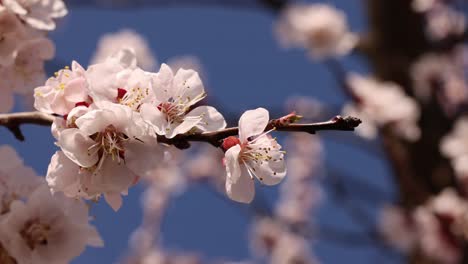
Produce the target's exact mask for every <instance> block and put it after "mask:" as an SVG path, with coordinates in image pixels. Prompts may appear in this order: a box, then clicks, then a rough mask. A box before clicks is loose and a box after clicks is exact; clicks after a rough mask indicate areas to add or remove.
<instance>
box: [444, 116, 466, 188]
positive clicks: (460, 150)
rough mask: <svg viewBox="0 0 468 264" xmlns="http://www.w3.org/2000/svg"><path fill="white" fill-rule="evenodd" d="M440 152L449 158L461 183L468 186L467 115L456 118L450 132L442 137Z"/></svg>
mask: <svg viewBox="0 0 468 264" xmlns="http://www.w3.org/2000/svg"><path fill="white" fill-rule="evenodd" d="M440 150H441V152H442V153H443V154H444V155H445V156H446V157H448V158H450V160H451V162H452V165H453V168H454V170H455V173H456V174H457V176H458V179H459V180H460V181H461V183H462V185H463V186H464V187H465V188H467V187H468V117H462V118H460V119H458V120H457V121H456V123H455V125H454V128H453V130H452V132H450V133H449V134H448V135H446V136H445V137H444V138H442V141H441V143H440Z"/></svg>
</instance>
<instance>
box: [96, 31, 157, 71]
mask: <svg viewBox="0 0 468 264" xmlns="http://www.w3.org/2000/svg"><path fill="white" fill-rule="evenodd" d="M123 48H130V49H132V50H133V51H134V52H135V55H136V59H137V61H138V66H139V67H141V68H142V69H145V70H152V69H154V68H156V65H157V62H156V58H155V56H154V54H153V53H152V51H151V48H150V47H149V44H148V41H147V40H146V39H145V38H144V37H143V36H141V35H140V34H138V33H137V32H135V31H133V30H131V29H122V30H120V31H119V32H115V33H108V34H105V35H103V36H102V37H101V38H100V39H99V42H98V45H97V49H96V52H95V54H94V55H93V57H92V59H91V64H96V63H101V62H103V61H105V60H106V59H107V58H108V57H110V56H112V55H113V54H115V53H117V52H118V51H119V50H121V49H123Z"/></svg>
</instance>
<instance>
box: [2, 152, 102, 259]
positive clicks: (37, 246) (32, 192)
mask: <svg viewBox="0 0 468 264" xmlns="http://www.w3.org/2000/svg"><path fill="white" fill-rule="evenodd" d="M89 220H90V218H89V215H88V207H87V205H86V204H85V203H84V202H83V201H82V200H78V199H70V198H67V197H65V196H63V195H62V194H51V192H50V190H49V187H48V186H47V185H46V183H45V180H44V178H42V177H39V176H37V175H36V174H35V172H34V171H33V170H32V169H31V168H29V167H26V166H25V165H24V164H23V161H22V160H21V158H19V157H18V155H17V154H16V151H15V150H14V149H13V148H11V147H9V146H0V260H1V261H2V262H1V263H19V264H21V263H35V264H36V263H37V264H46V263H68V262H69V261H70V260H71V259H73V258H75V257H76V256H78V255H80V254H81V253H82V252H83V250H84V249H85V247H86V246H87V245H90V246H102V245H103V241H102V240H101V237H100V236H99V234H98V232H97V230H96V229H95V227H94V226H92V225H90V223H89Z"/></svg>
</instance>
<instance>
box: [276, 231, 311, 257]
mask: <svg viewBox="0 0 468 264" xmlns="http://www.w3.org/2000/svg"><path fill="white" fill-rule="evenodd" d="M270 263H271V264H284V263H301V264H314V263H318V261H317V260H316V259H315V257H314V256H313V255H312V253H311V251H310V246H309V243H308V242H307V240H305V239H304V238H303V237H300V236H297V235H294V234H291V233H289V234H286V235H284V236H281V237H280V239H279V241H278V244H277V245H276V247H275V248H274V250H273V253H272V255H271V262H270Z"/></svg>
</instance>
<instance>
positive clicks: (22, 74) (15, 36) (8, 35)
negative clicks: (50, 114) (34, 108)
mask: <svg viewBox="0 0 468 264" xmlns="http://www.w3.org/2000/svg"><path fill="white" fill-rule="evenodd" d="M12 2H14V1H12ZM0 39H1V40H2V41H1V42H0V87H1V89H0V112H9V111H10V110H11V109H12V108H13V104H14V98H13V94H14V93H19V94H28V93H30V94H32V88H34V87H35V86H38V85H40V84H41V83H43V82H44V81H45V79H46V77H45V72H44V62H45V61H46V60H50V59H51V58H52V57H53V56H54V54H55V46H54V44H53V43H52V41H50V40H49V39H48V38H46V37H45V33H44V32H40V31H38V30H35V29H33V28H29V27H28V26H27V25H24V24H23V23H22V21H20V19H19V18H18V17H17V16H15V15H14V14H13V13H12V12H10V11H9V10H8V9H5V8H3V7H2V6H0Z"/></svg>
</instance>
